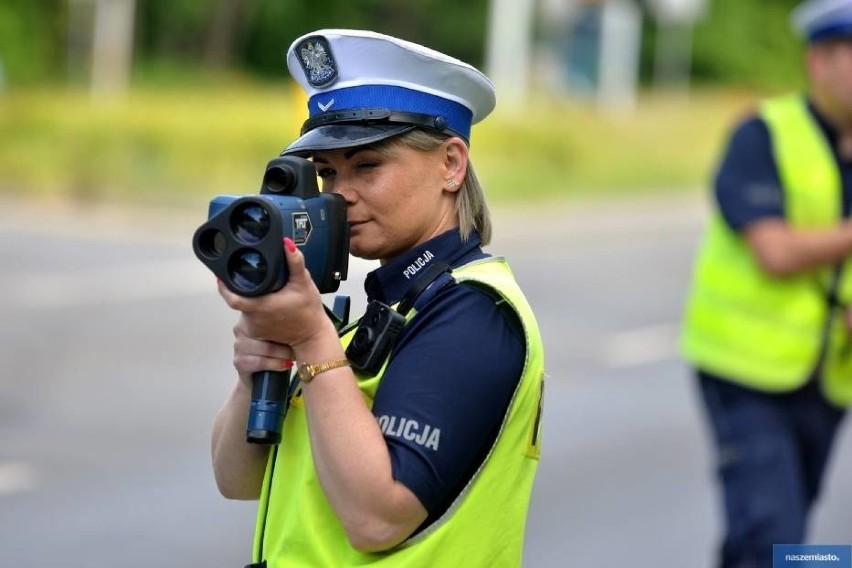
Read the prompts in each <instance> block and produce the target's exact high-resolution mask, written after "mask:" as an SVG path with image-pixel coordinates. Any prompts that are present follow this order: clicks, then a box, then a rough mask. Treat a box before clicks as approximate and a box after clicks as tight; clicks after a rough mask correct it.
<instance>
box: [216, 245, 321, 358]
mask: <svg viewBox="0 0 852 568" xmlns="http://www.w3.org/2000/svg"><path fill="white" fill-rule="evenodd" d="M283 246H284V249H285V252H284V256H285V257H286V259H287V268H288V269H289V272H290V278H289V280H287V283H286V284H285V285H284V287H283V288H281V289H280V290H278V291H277V292H273V293H271V294H266V295H263V296H259V297H257V298H246V297H244V296H240V295H238V294H235V293H233V292H231V291H230V290H228V288H227V287H226V286H225V285H224V284H222V283H221V282H220V283H219V293H220V294H221V295H222V298H224V299H225V302H226V303H227V304H228V306H230V307H231V308H232V309H234V310H237V311H239V312H242V317H241V318H240V319H241V322H242V324H241V325H242V328H241V329H243V330H244V332H245V335H246V336H247V337H251V338H253V339H260V340H264V341H270V342H273V343H278V344H281V345H288V346H290V347H291V348H294V349H296V348H298V346H300V345H302V344H305V343H308V342H310V341H311V340H312V339H314V338H316V337H317V336H318V335H320V334H322V333H328V330H329V327H330V329H331V332H332V333H334V334H335V336H336V332H335V331H334V326H333V325H331V320H329V319H328V317H327V316H326V315H325V310H324V308H323V304H322V297H321V296H320V293H319V290H317V287H316V285H315V284H314V282H313V280H312V279H311V276H310V273H309V272H308V270H307V268H305V257H304V256H303V255H302V253H301V251H299V249H297V248H296V245H295V244H294V243H293V241H292V240H290V239H288V238H285V239H284V245H283Z"/></svg>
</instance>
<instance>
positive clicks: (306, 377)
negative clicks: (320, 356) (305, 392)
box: [298, 359, 349, 383]
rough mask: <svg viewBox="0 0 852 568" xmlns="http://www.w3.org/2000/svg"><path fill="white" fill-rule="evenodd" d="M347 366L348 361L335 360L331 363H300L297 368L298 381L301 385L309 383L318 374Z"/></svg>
mask: <svg viewBox="0 0 852 568" xmlns="http://www.w3.org/2000/svg"><path fill="white" fill-rule="evenodd" d="M348 365H349V359H335V360H332V361H323V362H322V363H300V364H299V368H298V373H299V380H300V381H302V382H303V383H309V382H311V381H312V380H314V377H316V376H317V375H319V374H320V373H324V372H325V371H330V370H331V369H337V368H338V367H346V366H348Z"/></svg>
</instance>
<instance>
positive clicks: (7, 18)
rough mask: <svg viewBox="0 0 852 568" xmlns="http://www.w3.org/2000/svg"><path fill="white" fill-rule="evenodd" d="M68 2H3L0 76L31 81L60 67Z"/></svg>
mask: <svg viewBox="0 0 852 568" xmlns="http://www.w3.org/2000/svg"><path fill="white" fill-rule="evenodd" d="M64 8H65V2H62V1H61V0H3V1H2V2H0V75H2V76H3V77H0V79H4V81H5V82H9V83H15V84H31V83H33V82H36V81H38V80H42V81H43V80H45V79H47V78H49V77H51V76H52V75H53V74H55V72H56V71H57V70H58V69H59V68H60V66H61V62H62V57H63V55H64V51H63V50H62V47H63V43H64V40H65V34H64V29H65V28H64V24H65V17H66V12H65V9H64Z"/></svg>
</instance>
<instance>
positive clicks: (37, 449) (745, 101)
mask: <svg viewBox="0 0 852 568" xmlns="http://www.w3.org/2000/svg"><path fill="white" fill-rule="evenodd" d="M796 4H797V2H796V0H608V1H581V0H538V1H533V0H524V1H521V0H470V1H468V2H455V1H451V0H422V1H418V2H407V3H403V2H395V1H391V0H325V1H324V2H321V3H318V2H299V1H295V0H0V298H2V299H3V302H0V321H2V325H0V564H2V565H4V566H6V565H8V566H39V567H46V566H57V567H58V566H62V567H65V566H73V567H89V566H91V567H95V566H104V565H107V564H108V563H120V564H121V565H123V566H127V567H151V566H201V565H204V566H222V567H226V566H242V565H243V564H245V563H247V562H248V561H249V559H250V556H249V554H250V544H251V535H252V531H253V518H254V504H253V503H235V502H228V501H225V500H224V499H223V498H221V497H220V496H219V495H218V493H217V491H216V489H215V486H214V483H213V479H212V474H211V471H210V465H209V457H208V456H209V451H208V446H209V430H210V425H211V422H212V419H213V416H214V414H215V412H216V410H217V409H218V406H219V404H221V402H222V401H223V400H224V398H225V396H226V395H227V393H228V392H229V390H230V386H231V384H232V381H233V372H232V370H231V332H230V328H231V325H232V324H233V322H234V320H235V317H234V314H233V313H231V312H229V311H228V310H227V308H226V307H225V306H224V305H223V303H222V302H221V300H220V299H219V297H218V295H217V294H216V290H215V282H214V278H213V276H212V275H211V274H209V273H208V272H206V271H205V269H204V268H203V267H202V266H201V264H200V263H199V262H198V261H197V260H196V259H195V258H194V256H193V254H192V250H191V245H190V239H191V235H192V233H193V231H194V230H195V228H196V227H197V226H198V225H199V224H200V223H201V222H203V221H204V220H205V219H206V214H207V202H208V200H209V199H210V197H212V196H213V195H215V194H219V193H252V192H256V191H257V190H258V189H259V184H260V179H261V176H262V173H263V168H264V166H265V164H266V162H267V161H268V160H269V159H270V158H272V157H274V156H276V155H277V154H278V152H280V150H281V149H282V148H283V147H284V146H285V145H286V144H287V143H288V142H289V141H290V140H292V139H293V138H295V137H296V135H297V134H298V130H299V127H300V125H301V123H302V121H303V120H304V119H305V117H306V108H305V102H306V101H305V100H304V98H303V96H302V95H301V94H300V92H299V91H298V90H297V88H296V87H295V86H294V85H293V84H292V83H291V82H290V81H289V80H288V77H287V71H286V65H285V62H284V61H285V52H286V49H287V47H288V46H289V44H290V43H291V42H292V41H293V40H294V39H295V38H297V37H299V36H300V35H302V34H303V33H306V32H309V31H312V30H315V29H318V28H322V27H346V28H367V29H372V30H375V31H379V32H384V33H389V34H392V35H396V36H400V37H403V38H406V39H409V40H412V41H416V42H420V43H424V44H426V45H429V46H430V47H434V48H436V49H439V50H441V51H444V52H446V53H449V54H451V55H454V56H456V57H459V58H461V59H463V60H465V61H468V62H470V63H472V64H474V65H476V66H478V67H480V68H482V69H483V70H484V71H486V72H487V73H488V74H489V75H490V76H491V77H492V78H493V79H494V81H495V84H496V86H497V92H498V109H497V112H496V113H495V114H494V115H493V116H492V117H490V118H489V119H488V120H487V121H485V122H484V123H483V124H482V125H480V126H477V127H474V134H473V145H472V159H473V161H474V162H475V163H476V167H477V172H478V174H479V176H480V178H481V179H482V180H483V182H484V185H485V187H486V190H487V193H488V194H489V195H490V199H491V203H492V207H493V208H494V211H495V216H496V223H495V225H496V237H495V240H494V244H493V246H492V247H491V250H492V252H494V253H499V254H503V255H505V256H507V257H508V258H509V261H510V262H511V263H512V265H513V267H514V270H515V272H516V275H517V277H518V279H519V281H520V282H521V284H522V286H523V287H524V288H525V290H526V292H527V294H528V297H529V298H530V301H531V303H532V305H533V308H534V309H535V310H536V311H537V313H538V314H539V317H540V324H541V327H542V331H543V335H544V338H545V344H546V348H547V367H548V369H549V375H550V376H549V379H548V388H547V399H546V403H545V418H544V454H543V459H542V462H541V467H540V469H539V477H538V479H537V484H536V489H535V492H534V494H533V500H532V505H531V511H530V517H529V523H528V529H527V546H526V552H525V565H527V566H532V567H539V566H541V567H551V566H553V567H561V566H594V567H601V568H606V567H610V566H612V567H621V566H636V567H640V568H641V567H649V568H650V567H655V568H656V567H661V566H664V567H665V566H672V567H699V568H700V567H709V566H710V565H711V563H712V558H713V554H714V552H713V549H714V546H715V543H716V541H717V540H718V538H719V531H720V524H719V523H720V518H721V517H720V512H719V509H718V505H717V502H716V498H715V492H714V491H715V487H714V474H713V471H712V464H711V458H710V447H709V439H708V436H707V433H706V432H705V430H704V423H703V418H704V417H703V416H702V415H701V409H700V408H699V406H698V404H697V400H696V393H695V392H694V389H693V384H692V381H691V378H690V373H689V371H688V369H687V368H686V366H685V365H684V364H683V362H682V361H681V360H680V359H679V357H678V354H677V346H676V344H677V333H678V328H679V319H680V315H681V309H682V303H683V299H684V295H685V291H686V288H687V285H688V282H689V278H690V269H691V262H692V257H693V254H694V252H695V247H696V244H697V242H698V239H699V238H700V234H701V229H702V226H703V224H704V221H705V219H706V215H707V212H708V210H709V207H708V205H709V199H708V197H709V191H708V188H709V184H708V182H709V180H710V179H711V178H712V174H713V170H714V167H715V161H716V159H717V154H718V152H719V151H720V150H721V146H722V144H723V143H724V140H725V137H726V135H727V133H728V132H729V130H730V128H731V127H732V126H733V124H734V123H735V122H736V121H737V120H738V119H739V118H740V117H742V116H743V115H744V114H745V113H748V112H749V111H750V110H751V109H752V108H753V106H754V105H755V104H756V102H757V101H758V100H759V99H760V98H761V97H763V96H766V95H771V94H774V93H780V92H786V91H791V90H797V89H802V88H803V87H804V86H805V83H804V72H803V68H802V59H803V46H802V45H801V43H800V42H799V40H797V39H796V38H795V36H794V35H793V32H792V30H791V28H790V25H789V22H788V14H789V11H790V10H791V9H792V7H793V6H795V5H796ZM371 268H372V266H371V265H370V264H369V263H366V262H362V261H358V260H357V259H353V260H352V264H351V268H350V277H349V281H347V282H346V283H344V285H343V287H342V290H341V293H347V294H351V295H352V298H353V304H354V305H353V309H354V310H358V309H359V308H362V307H363V304H364V300H363V293H362V290H361V282H362V281H363V276H364V274H366V272H367V271H369V270H370V269H371ZM837 449H838V452H837V454H836V457H835V460H834V462H833V464H832V466H831V469H830V470H829V474H828V481H827V487H826V489H825V494H824V497H823V500H822V502H821V503H820V505H819V509H818V510H817V512H816V516H815V519H814V528H813V531H812V538H813V540H814V542H821V543H835V544H841V543H850V542H852V513H851V512H850V511H852V489H850V488H849V487H848V484H843V483H841V481H842V480H844V479H847V478H848V477H849V476H850V475H852V439H850V436H849V434H848V433H847V431H846V430H844V431H843V432H842V433H841V437H840V440H839V441H838V448H837Z"/></svg>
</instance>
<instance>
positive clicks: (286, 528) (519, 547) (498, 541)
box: [254, 258, 544, 568]
mask: <svg viewBox="0 0 852 568" xmlns="http://www.w3.org/2000/svg"><path fill="white" fill-rule="evenodd" d="M451 275H452V277H453V278H454V279H455V280H456V282H468V281H469V282H473V283H476V285H482V286H486V287H487V288H490V289H491V290H493V291H495V292H497V294H499V296H500V297H501V298H503V299H504V300H505V301H506V302H508V303H509V305H510V306H511V307H512V308H513V309H514V310H515V312H516V313H517V314H518V316H519V318H520V321H521V324H522V326H523V330H524V335H525V339H526V361H525V364H524V369H523V372H522V376H521V380H520V382H519V383H518V386H517V388H516V390H515V393H514V396H513V398H512V401H511V404H510V406H509V409H508V411H507V414H506V415H505V417H504V421H503V426H502V429H501V430H500V433H499V435H498V436H497V440H496V441H495V443H494V446H493V447H492V448H491V451H490V453H489V454H488V456H487V457H486V459H485V461H484V462H483V464H482V466H481V467H480V469H479V471H477V473H476V474H475V475H474V477H473V479H472V480H471V481H470V483H469V484H468V486H467V487H466V488H465V489H464V490H463V491H462V493H461V495H459V497H458V498H457V499H456V501H455V502H454V503H453V504H452V506H451V507H450V508H449V509H448V510H447V512H446V513H445V514H444V515H443V516H442V517H441V518H440V519H438V520H437V521H436V522H435V523H433V524H432V525H431V526H429V527H427V528H425V529H424V530H423V531H421V532H420V533H419V534H417V535H416V536H414V537H413V538H410V539H409V540H407V541H405V542H403V543H402V544H400V545H399V546H397V547H395V548H393V549H391V550H388V551H384V552H381V553H363V552H359V551H357V550H355V549H353V548H352V547H351V546H350V545H349V543H348V540H347V538H346V534H345V532H344V530H343V527H342V525H341V523H340V521H339V520H338V519H337V517H336V516H335V514H334V511H333V510H332V508H331V506H330V505H329V503H328V501H327V499H326V496H325V494H324V493H323V490H322V487H321V486H320V484H319V480H318V479H317V475H316V471H315V470H314V464H313V460H312V458H311V447H310V439H309V436H308V425H307V416H306V413H305V408H304V403H303V401H302V399H301V398H300V397H299V396H295V397H294V399H293V401H292V402H291V406H290V409H289V411H288V413H287V416H286V419H285V421H284V427H283V430H282V442H281V444H280V445H279V446H278V447H277V448H276V449H275V450H274V452H275V453H276V454H277V455H273V456H270V462H269V465H268V467H267V471H266V477H265V479H264V485H263V487H264V488H263V491H262V494H261V498H260V506H259V510H258V519H257V530H256V533H255V544H254V561H255V562H259V561H260V560H261V559H265V560H266V561H267V565H268V566H269V568H281V567H285V566H286V567H298V568H304V567H308V566H309V567H311V568H323V567H329V568H343V567H348V566H364V565H370V566H393V567H398V566H410V567H421V566H422V567H432V566H435V567H444V566H447V567H450V566H453V567H455V566H482V567H486V566H487V567H489V568H492V567H515V566H520V565H521V561H522V554H523V540H524V527H525V524H526V517H527V508H528V505H529V498H530V494H531V492H532V486H533V479H534V477H535V472H536V468H537V465H538V459H539V448H540V443H541V404H542V391H543V384H544V383H543V381H544V348H543V345H542V340H541V335H540V333H539V329H538V325H537V323H536V320H535V317H534V315H533V312H532V309H531V308H530V306H529V304H528V303H527V300H526V299H525V297H524V295H523V293H522V292H521V290H520V288H519V287H518V285H517V283H516V282H515V279H514V276H513V275H512V272H511V270H510V269H509V266H508V264H506V262H505V261H504V260H502V259H500V258H488V259H483V260H478V261H474V262H472V263H469V264H467V265H465V266H463V267H460V268H456V269H454V270H453V271H452V274H451ZM413 315H414V310H411V312H410V313H409V314H407V318H408V319H410V318H411V317H413ZM353 335H354V329H353V330H352V331H350V332H349V333H348V334H346V335H344V336H343V338H342V342H343V345H344V348H345V347H346V346H347V345H348V344H349V342H350V341H351V339H352V336H353ZM437 356H439V354H438V355H437ZM386 366H387V361H386V362H385V364H384V367H383V368H382V369H381V370H380V371H379V373H378V374H377V375H376V376H375V377H367V376H360V375H358V374H357V373H356V377H357V379H358V385H359V387H360V389H361V392H362V394H363V396H364V400H365V401H366V403H367V405H368V406H372V403H373V399H374V397H375V393H376V390H377V389H378V387H379V384H380V383H381V380H382V376H383V375H384V372H385V368H386ZM447 396H452V393H451V392H448V393H447ZM273 464H274V465H273Z"/></svg>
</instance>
